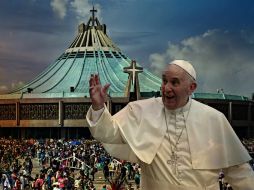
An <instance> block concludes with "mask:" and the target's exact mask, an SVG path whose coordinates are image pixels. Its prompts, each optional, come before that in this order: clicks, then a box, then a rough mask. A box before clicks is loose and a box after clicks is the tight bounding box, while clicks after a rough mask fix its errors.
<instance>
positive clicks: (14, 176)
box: [0, 138, 140, 190]
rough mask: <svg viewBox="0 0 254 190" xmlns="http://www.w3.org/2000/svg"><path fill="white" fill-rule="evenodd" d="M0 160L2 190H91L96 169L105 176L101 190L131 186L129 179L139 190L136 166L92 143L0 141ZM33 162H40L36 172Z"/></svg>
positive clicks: (89, 141)
mask: <svg viewBox="0 0 254 190" xmlns="http://www.w3.org/2000/svg"><path fill="white" fill-rule="evenodd" d="M0 160H1V165H0V172H1V186H2V188H3V189H4V190H10V189H12V190H24V189H38V190H39V189H53V190H57V189H61V190H63V189H66V190H69V189H70V190H72V189H77V190H78V189H82V190H84V189H85V190H94V189H96V188H95V186H94V182H93V181H94V179H95V174H96V172H97V171H98V170H101V171H103V175H104V179H103V181H104V182H105V185H102V188H101V189H105V188H106V189H111V187H110V186H114V185H122V186H126V185H128V184H130V183H128V180H134V179H135V183H136V185H137V187H138V185H139V179H140V168H139V166H138V165H137V164H131V163H130V162H121V161H119V160H116V159H114V158H113V157H111V156H110V155H109V154H108V153H107V152H106V151H105V150H104V148H103V146H102V145H101V143H99V142H97V141H95V140H84V139H79V140H62V139H58V140H56V139H47V140H42V139H41V140H34V139H30V140H17V139H12V138H9V139H6V138H1V139H0ZM32 160H38V161H39V165H40V170H39V171H38V172H37V173H36V172H34V167H33V161H32ZM97 190H98V189H97ZM99 190H100V189H99Z"/></svg>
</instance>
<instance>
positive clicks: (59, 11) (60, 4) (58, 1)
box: [50, 0, 68, 19]
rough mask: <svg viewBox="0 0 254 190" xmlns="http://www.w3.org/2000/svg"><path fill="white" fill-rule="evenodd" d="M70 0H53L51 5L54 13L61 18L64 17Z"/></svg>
mask: <svg viewBox="0 0 254 190" xmlns="http://www.w3.org/2000/svg"><path fill="white" fill-rule="evenodd" d="M67 3H68V0H52V1H51V2H50V5H51V7H52V9H53V11H54V13H55V14H56V15H57V16H58V17H59V18H60V19H63V18H64V17H65V16H66V11H67Z"/></svg>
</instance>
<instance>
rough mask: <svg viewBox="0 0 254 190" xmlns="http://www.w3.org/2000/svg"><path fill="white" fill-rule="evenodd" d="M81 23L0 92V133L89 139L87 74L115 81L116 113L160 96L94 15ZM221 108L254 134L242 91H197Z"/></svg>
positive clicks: (240, 129)
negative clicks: (50, 56) (65, 42)
mask: <svg viewBox="0 0 254 190" xmlns="http://www.w3.org/2000/svg"><path fill="white" fill-rule="evenodd" d="M91 12H92V16H91V17H90V19H89V20H88V22H87V24H81V25H79V27H78V35H77V36H76V38H75V39H74V41H73V42H72V43H71V45H70V46H69V48H68V49H66V50H65V52H64V53H63V54H62V55H61V56H60V57H58V58H57V59H56V61H55V62H53V63H52V64H51V65H49V66H48V68H46V69H45V71H43V72H42V73H41V74H40V75H38V76H37V77H36V78H35V79H33V80H32V81H31V82H29V83H27V84H26V85H24V86H23V87H21V88H19V89H16V90H14V91H12V92H10V93H7V94H3V95H0V136H5V137H7V136H13V137H16V138H21V137H23V138H30V137H33V138H80V137H86V138H90V132H89V130H88V128H87V125H88V124H87V122H86V119H85V114H86V112H87V110H88V108H89V106H90V99H89V82H88V81H89V77H90V75H91V74H93V73H99V75H100V80H101V83H102V84H105V83H107V82H109V83H111V86H110V89H109V98H108V101H107V102H106V104H107V106H108V108H109V110H110V111H111V113H112V114H114V113H116V112H118V111H119V110H120V109H122V108H123V107H124V106H125V105H126V104H127V103H128V102H129V101H134V100H137V99H145V98H149V97H153V96H160V95H161V94H160V85H161V79H160V78H158V77H157V76H155V75H153V74H152V73H151V72H149V71H148V70H146V69H145V68H142V67H141V66H140V64H139V63H136V61H133V60H132V59H130V58H129V57H128V56H127V55H125V54H124V53H122V52H121V50H120V49H119V48H118V47H117V46H116V45H115V44H114V43H113V41H112V40H111V39H110V38H109V36H108V35H107V32H106V25H105V24H100V22H99V20H98V19H97V18H96V17H95V15H94V13H95V12H96V10H95V9H94V8H93V10H91ZM193 98H194V99H197V100H199V101H201V102H203V103H206V104H208V105H210V106H212V107H214V108H216V109H218V110H220V111H222V112H223V113H224V114H225V115H226V116H227V118H228V120H229V122H231V124H232V125H233V127H234V130H235V131H236V133H237V134H238V135H239V137H240V138H241V137H254V103H253V100H249V99H248V98H246V97H243V96H237V95H228V94H224V92H223V91H218V93H214V94H212V93H194V94H193Z"/></svg>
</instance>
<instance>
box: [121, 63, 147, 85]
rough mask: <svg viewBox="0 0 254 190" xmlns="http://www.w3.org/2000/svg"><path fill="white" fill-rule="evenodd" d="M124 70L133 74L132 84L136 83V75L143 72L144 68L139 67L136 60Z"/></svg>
mask: <svg viewBox="0 0 254 190" xmlns="http://www.w3.org/2000/svg"><path fill="white" fill-rule="evenodd" d="M123 70H124V72H125V73H129V74H130V75H131V76H132V84H133V83H134V84H135V79H136V75H137V74H138V73H142V72H143V68H142V67H138V66H137V64H136V61H135V60H133V61H132V62H131V65H130V66H129V67H124V68H123Z"/></svg>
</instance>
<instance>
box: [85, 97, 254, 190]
mask: <svg viewBox="0 0 254 190" xmlns="http://www.w3.org/2000/svg"><path fill="white" fill-rule="evenodd" d="M87 121H88V123H89V125H90V126H91V127H90V131H91V133H92V135H93V136H94V138H95V139H97V140H99V141H101V142H102V143H103V145H104V147H105V149H106V150H107V151H108V152H109V153H110V154H111V155H112V156H114V157H117V158H120V159H124V160H129V161H132V162H138V163H139V164H140V166H141V171H142V175H141V189H142V190H157V189H158V190H169V189H170V190H174V189H177V190H205V189H207V190H218V174H219V172H220V170H221V169H223V171H224V173H225V176H226V180H227V181H228V182H229V183H230V184H231V185H232V187H233V188H234V190H238V189H239V190H240V189H241V190H254V172H253V171H252V169H251V167H250V165H249V164H248V163H247V162H248V161H249V160H250V159H251V157H250V156H249V154H248V152H247V150H246V149H245V148H244V147H243V145H242V143H241V142H240V140H239V139H238V137H237V136H236V134H235V133H234V131H233V129H232V127H231V126H230V124H229V123H228V121H227V119H226V118H225V116H224V115H223V114H222V113H221V112H219V111H217V110H215V109H213V108H211V107H209V106H207V105H204V104H202V103H200V102H198V101H195V100H192V99H190V101H189V102H188V103H187V104H186V105H185V106H184V107H182V108H178V109H176V110H167V109H165V108H164V106H163V103H162V99H161V98H150V99H146V100H141V101H135V102H131V103H129V104H128V105H127V106H126V107H125V108H123V109H122V110H121V111H119V112H118V113H117V114H115V115H114V116H111V115H110V113H109V112H108V110H107V109H106V108H104V110H100V111H97V112H95V111H93V110H92V109H91V108H90V109H89V111H88V113H87ZM172 152H174V153H175V155H176V157H174V158H175V159H173V158H172V157H171V156H172Z"/></svg>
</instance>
